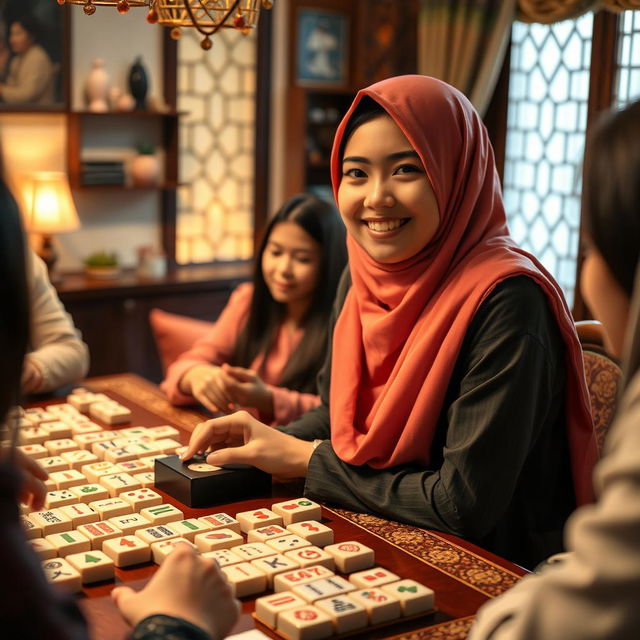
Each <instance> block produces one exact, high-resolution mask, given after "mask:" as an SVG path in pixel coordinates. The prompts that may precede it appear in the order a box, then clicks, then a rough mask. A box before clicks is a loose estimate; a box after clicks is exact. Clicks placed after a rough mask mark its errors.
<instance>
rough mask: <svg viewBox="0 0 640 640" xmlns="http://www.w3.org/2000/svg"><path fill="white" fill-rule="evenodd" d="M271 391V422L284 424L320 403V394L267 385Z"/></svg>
mask: <svg viewBox="0 0 640 640" xmlns="http://www.w3.org/2000/svg"><path fill="white" fill-rule="evenodd" d="M267 386H268V387H269V389H270V391H271V392H272V393H273V422H272V424H277V425H285V424H289V422H293V421H294V420H295V419H296V418H299V417H300V416H301V415H302V414H303V413H306V412H307V411H309V409H313V408H314V407H317V406H318V405H319V404H320V396H317V395H314V394H313V393H301V392H300V391H293V390H292V389H285V388H284V387H274V386H273V385H270V384H269V385H267Z"/></svg>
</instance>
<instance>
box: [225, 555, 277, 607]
mask: <svg viewBox="0 0 640 640" xmlns="http://www.w3.org/2000/svg"><path fill="white" fill-rule="evenodd" d="M220 570H221V571H222V572H223V573H224V574H225V575H226V576H227V580H228V581H229V584H230V585H231V589H232V591H233V595H234V596H235V597H236V598H242V597H244V596H251V595H255V594H256V593H261V592H262V591H265V590H266V588H267V576H266V574H265V573H263V572H262V571H260V570H259V569H256V568H255V567H254V566H252V565H251V564H250V563H248V562H241V563H240V564H231V565H228V566H226V567H222V568H221V569H220Z"/></svg>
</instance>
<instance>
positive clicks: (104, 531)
mask: <svg viewBox="0 0 640 640" xmlns="http://www.w3.org/2000/svg"><path fill="white" fill-rule="evenodd" d="M76 531H79V532H80V533H82V535H84V536H86V537H87V538H89V540H91V548H92V549H93V550H99V549H102V543H103V542H104V541H105V540H109V539H110V538H117V537H119V536H120V535H121V532H120V530H119V529H116V527H114V526H113V524H111V523H110V522H105V521H104V520H101V521H99V522H91V523H89V524H81V525H80V526H78V527H76Z"/></svg>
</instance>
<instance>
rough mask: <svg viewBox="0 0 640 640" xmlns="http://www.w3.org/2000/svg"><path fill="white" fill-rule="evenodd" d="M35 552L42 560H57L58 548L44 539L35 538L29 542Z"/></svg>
mask: <svg viewBox="0 0 640 640" xmlns="http://www.w3.org/2000/svg"><path fill="white" fill-rule="evenodd" d="M28 542H29V544H30V545H31V547H32V548H33V550H34V551H35V552H36V553H37V554H38V556H39V558H40V560H49V559H50V558H55V557H56V556H57V555H58V554H57V551H56V548H55V547H54V546H53V545H52V544H51V543H50V542H48V541H47V540H45V539H44V538H33V539H32V540H29V541H28Z"/></svg>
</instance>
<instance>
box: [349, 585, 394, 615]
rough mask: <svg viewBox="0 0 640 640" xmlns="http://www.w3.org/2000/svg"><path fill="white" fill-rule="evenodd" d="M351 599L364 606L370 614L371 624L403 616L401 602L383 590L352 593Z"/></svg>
mask: <svg viewBox="0 0 640 640" xmlns="http://www.w3.org/2000/svg"><path fill="white" fill-rule="evenodd" d="M349 597H351V598H353V599H354V600H355V601H356V602H359V603H360V604H362V605H363V606H364V608H365V609H366V610H367V613H368V614H369V623H370V624H378V623H380V622H388V621H389V620H395V619H397V618H400V617H401V616H402V608H401V607H400V600H398V598H396V597H395V596H394V595H392V594H391V593H387V592H386V591H383V590H382V589H362V590H356V591H352V592H351V593H350V594H349Z"/></svg>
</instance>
